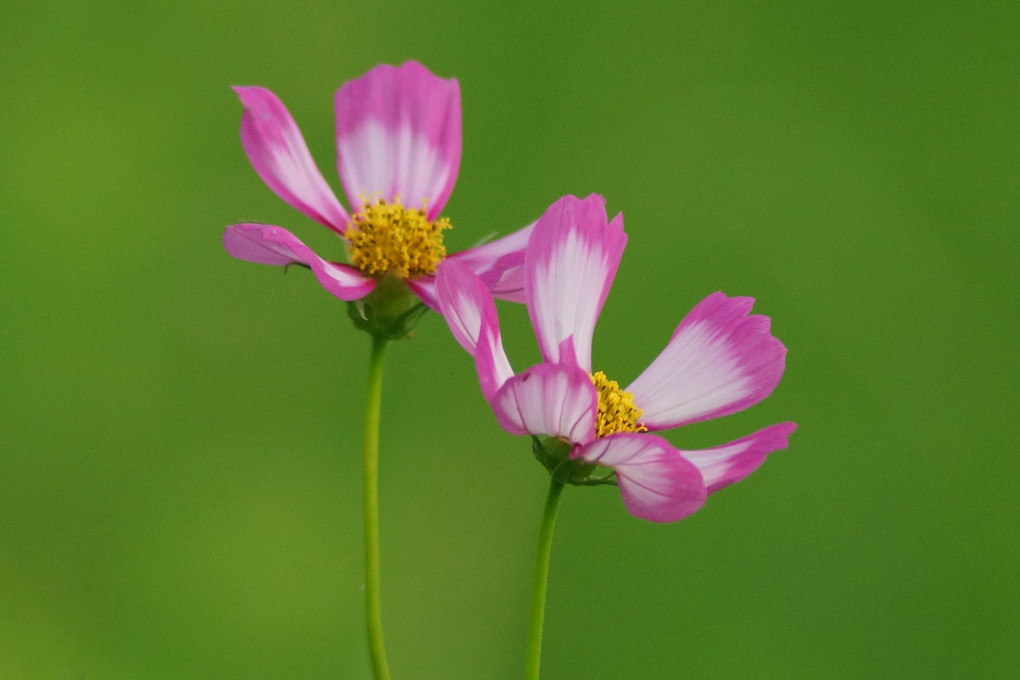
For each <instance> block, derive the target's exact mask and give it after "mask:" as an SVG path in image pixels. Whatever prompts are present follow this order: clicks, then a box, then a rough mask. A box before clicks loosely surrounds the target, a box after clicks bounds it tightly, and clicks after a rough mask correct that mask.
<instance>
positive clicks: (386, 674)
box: [364, 336, 390, 680]
mask: <svg viewBox="0 0 1020 680" xmlns="http://www.w3.org/2000/svg"><path fill="white" fill-rule="evenodd" d="M388 343H389V341H388V340H386V339H385V338H379V337H375V336H373V337H372V354H371V356H370V358H369V361H368V393H367V396H366V405H365V446H364V457H365V472H364V487H365V507H364V514H365V621H366V624H367V626H368V653H369V655H370V656H371V657H372V670H373V671H374V673H375V679H376V680H389V678H390V669H389V666H388V665H387V663H386V648H385V647H384V646H383V636H382V598H381V596H380V586H379V412H380V410H381V406H382V369H383V358H384V356H385V354H386V345H387V344H388Z"/></svg>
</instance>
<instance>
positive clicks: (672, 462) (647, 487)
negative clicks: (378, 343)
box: [438, 195, 796, 522]
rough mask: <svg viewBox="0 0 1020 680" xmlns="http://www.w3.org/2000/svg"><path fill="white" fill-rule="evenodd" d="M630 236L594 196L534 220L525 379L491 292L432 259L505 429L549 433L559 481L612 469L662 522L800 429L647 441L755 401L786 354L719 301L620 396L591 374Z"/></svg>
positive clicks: (741, 310)
mask: <svg viewBox="0 0 1020 680" xmlns="http://www.w3.org/2000/svg"><path fill="white" fill-rule="evenodd" d="M626 241H627V237H626V235H625V234H624V232H623V217H622V216H621V215H617V216H616V217H615V218H614V219H613V220H612V221H607V217H606V212H605V207H604V204H603V200H602V198H601V197H599V196H595V195H592V196H589V197H588V198H586V199H583V200H582V199H578V198H575V197H573V196H565V197H563V198H561V199H560V200H559V201H557V202H556V203H554V204H553V205H552V206H550V208H549V209H548V210H547V211H546V213H545V214H544V215H543V216H542V217H541V218H540V219H539V220H538V222H537V223H536V225H535V228H534V232H533V233H532V235H531V238H530V241H529V243H528V249H527V254H526V257H525V263H524V280H523V287H524V295H525V299H526V302H527V306H528V313H529V315H530V317H531V322H532V326H533V327H534V330H535V335H536V337H537V339H538V344H539V349H540V350H541V353H542V358H543V361H542V363H540V364H538V365H536V366H532V367H531V368H529V369H527V370H526V371H524V372H522V373H519V374H515V373H514V371H513V369H512V368H511V366H510V362H509V361H508V359H507V357H506V353H505V352H504V350H503V344H502V340H501V337H500V332H499V320H498V318H497V316H496V308H495V305H494V304H493V301H492V296H491V294H490V293H489V291H488V290H487V289H486V287H485V285H484V284H483V283H482V282H481V281H480V280H479V279H478V278H477V277H476V276H475V275H473V274H472V272H471V271H470V270H468V269H467V268H466V267H464V266H462V265H461V264H460V263H458V262H456V261H449V262H443V263H442V264H440V266H439V275H438V297H439V303H440V307H441V310H442V313H443V315H444V317H445V318H446V321H447V323H448V325H449V326H450V330H451V331H452V332H453V335H454V337H455V338H456V339H457V341H458V342H459V343H460V344H461V345H462V346H463V347H464V348H465V349H466V350H468V352H470V353H471V354H472V355H473V356H474V358H475V366H476V368H477V371H478V377H479V382H480V383H481V387H482V394H483V395H484V396H485V398H486V399H487V400H488V402H489V404H490V406H491V407H492V409H493V411H494V412H495V415H496V418H497V420H498V421H499V424H500V425H501V426H502V427H503V429H504V430H506V431H507V432H510V433H512V434H517V435H531V436H534V437H546V438H548V439H547V440H546V441H547V442H550V444H541V443H540V445H539V446H537V447H536V454H537V455H539V457H540V458H541V459H543V462H544V463H545V464H546V466H547V467H548V468H549V469H550V471H551V472H552V474H553V475H554V476H556V475H560V476H561V481H565V482H573V483H597V482H604V481H606V479H607V478H604V477H593V476H592V475H593V474H594V473H595V472H596V471H597V470H598V468H599V467H602V468H609V469H611V471H612V477H615V481H616V483H617V484H618V485H619V487H620V493H621V495H622V498H623V502H624V505H625V506H626V508H627V509H628V510H629V511H630V513H631V514H633V515H635V516H636V517H641V518H644V519H648V520H652V521H655V522H670V521H673V520H677V519H681V518H683V517H686V516H688V515H690V514H691V513H693V512H695V511H697V510H698V509H699V508H700V507H701V506H702V505H703V504H704V503H705V500H706V498H707V496H708V495H709V494H711V493H713V492H715V491H718V490H719V489H721V488H723V487H725V486H727V485H729V484H732V483H734V482H738V481H740V480H741V479H743V478H744V477H746V476H747V475H749V474H750V473H751V472H753V471H754V470H755V469H757V468H758V466H759V465H761V463H762V462H763V461H764V460H765V457H766V456H767V455H768V454H769V453H771V452H772V451H776V450H779V449H783V448H786V445H787V443H786V440H787V436H788V435H789V434H790V433H791V432H792V431H793V430H794V429H795V428H796V425H795V424H794V423H780V424H777V425H772V426H770V427H766V428H764V429H762V430H759V431H758V432H755V433H753V434H751V435H748V436H746V437H743V438H741V439H738V440H736V441H734V442H730V443H729V444H724V445H723V446H718V447H715V448H711V449H706V450H700V451H687V450H679V449H677V448H676V447H675V446H673V445H672V444H671V443H670V442H669V441H667V440H666V439H664V438H663V437H661V436H659V435H656V434H654V432H656V431H659V430H666V429H671V428H675V427H679V426H681V425H686V424H688V423H693V422H697V421H700V420H706V419H709V418H717V417H720V416H724V415H727V414H730V413H734V412H736V411H740V410H742V409H745V408H747V407H749V406H751V405H752V404H755V403H757V402H759V401H761V400H762V399H764V398H765V397H767V396H768V395H769V394H770V393H771V392H772V390H773V389H774V388H775V386H776V384H777V383H778V382H779V379H780V377H781V376H782V374H783V369H784V362H785V355H786V348H785V347H783V345H782V343H780V342H779V341H778V340H777V339H776V338H774V337H773V336H772V335H771V333H770V330H769V329H770V321H769V319H768V318H767V317H764V316H759V315H750V316H749V312H750V310H751V305H752V304H753V300H752V299H751V298H741V297H737V298H730V297H727V296H725V295H723V294H722V293H713V294H712V295H709V296H708V297H707V298H705V299H704V300H702V301H701V302H699V303H698V304H697V305H696V306H695V307H694V309H693V310H692V311H691V312H690V313H689V314H688V315H687V316H686V317H685V318H684V320H683V321H681V322H680V325H679V326H678V327H677V329H676V331H675V332H674V333H673V336H672V338H671V339H670V341H669V343H668V344H667V345H666V348H665V349H664V350H663V351H662V352H661V353H660V354H659V356H658V357H657V358H656V359H655V360H654V361H652V363H651V365H649V366H648V368H647V369H645V370H644V371H643V372H642V373H641V375H639V376H638V377H637V378H636V379H635V380H634V381H633V382H631V383H630V384H629V385H628V386H627V387H625V388H622V389H621V388H620V386H619V383H617V382H616V381H615V380H610V379H609V378H608V377H606V375H605V374H604V373H602V372H601V371H596V372H593V371H592V366H591V341H592V335H593V332H594V329H595V322H596V320H597V319H598V315H599V313H600V311H601V310H602V305H603V303H604V302H605V299H606V295H607V294H608V292H609V288H610V286H611V284H612V281H613V278H614V276H615V275H616V270H617V267H618V265H619V262H620V258H621V256H622V254H623V249H624V246H625V244H626ZM536 441H540V440H536Z"/></svg>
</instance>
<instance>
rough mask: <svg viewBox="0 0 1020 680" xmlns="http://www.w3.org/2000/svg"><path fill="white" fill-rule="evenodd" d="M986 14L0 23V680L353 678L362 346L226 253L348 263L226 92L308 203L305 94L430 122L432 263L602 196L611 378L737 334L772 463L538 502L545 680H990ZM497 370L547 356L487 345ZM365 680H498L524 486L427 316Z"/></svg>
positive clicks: (1006, 290) (326, 315)
mask: <svg viewBox="0 0 1020 680" xmlns="http://www.w3.org/2000/svg"><path fill="white" fill-rule="evenodd" d="M1018 26H1020V12H1018V10H1017V9H1016V5H1015V4H1013V3H1005V2H989V3H968V4H967V5H966V7H964V4H963V3H917V2H895V1H894V2H866V3H853V4H849V3H814V2H781V3H727V2H723V3H716V2H704V3H689V2H676V3H673V2H670V3H666V2H663V3H660V4H645V5H640V4H638V5H628V4H624V3H616V2H587V3H559V4H556V3H537V2H536V3H520V4H518V5H516V6H515V8H510V6H509V5H496V4H491V5H483V4H481V3H477V2H467V1H449V0H448V1H444V2H441V3H438V4H433V3H406V4H401V3H392V2H378V3H367V2H366V3H355V2H325V1H321V2H308V3H294V2H265V3H257V4H255V3H249V2H217V3H201V2H149V3H136V2H127V1H124V0H122V1H120V2H111V1H102V0H100V1H98V2H91V3H74V4H72V3H51V2H40V3H28V2H24V1H21V2H15V3H13V4H12V3H8V4H6V5H5V8H4V11H3V35H4V38H3V40H2V41H0V59H2V72H3V77H2V78H0V101H2V111H0V123H2V124H0V150H2V161H0V221H2V224H3V244H2V246H0V292H2V306H0V309H2V315H3V319H2V321H0V329H2V330H0V338H2V342H0V381H2V390H3V391H2V393H0V400H2V408H0V449H2V451H3V457H2V459H0V462H2V465H0V679H2V680H8V679H14V680H17V679H22V678H28V679H35V678H57V679H65V680H71V679H76V678H82V677H84V678H88V680H99V679H123V680H128V679H130V680H135V679H138V678H146V679H148V678H155V679H162V678H166V679H179V678H245V679H248V678H309V679H315V678H367V677H369V670H368V661H367V653H366V650H365V642H364V636H363V632H362V604H361V597H362V593H361V583H362V578H363V576H362V567H361V529H360V515H359V512H360V493H361V492H360V449H359V447H360V437H361V417H362V411H363V403H364V397H363V394H364V382H365V372H366V358H367V351H368V338H367V336H364V335H362V334H359V333H357V332H356V331H355V330H354V329H353V328H352V326H351V324H350V322H349V321H348V319H347V318H346V310H345V307H344V305H343V304H342V303H340V302H339V301H337V300H335V299H334V298H332V297H331V296H330V295H328V294H327V293H326V292H324V291H323V290H322V289H321V288H320V287H319V286H318V285H316V283H315V282H314V280H313V279H312V277H311V276H310V275H309V274H308V272H306V271H303V270H292V271H291V272H290V273H289V274H288V275H287V276H284V275H283V274H282V273H281V271H280V270H279V269H276V268H270V267H262V266H258V265H253V264H249V263H244V262H239V261H236V260H233V259H231V258H230V257H228V256H227V255H226V254H225V253H224V252H223V249H222V247H221V245H220V240H219V239H220V234H221V232H222V229H223V227H224V226H225V225H227V224H231V223H235V222H241V221H247V220H253V221H263V222H271V223H275V224H279V225H283V226H286V227H288V228H290V229H291V230H292V231H294V232H295V233H296V234H298V235H299V236H300V237H302V238H304V239H305V240H306V241H307V242H308V243H310V244H312V245H314V246H316V247H318V248H319V249H320V252H323V253H324V254H330V255H332V256H333V257H335V258H338V259H339V258H340V257H341V250H340V248H339V247H338V245H339V244H338V241H336V239H335V238H334V237H333V236H332V235H331V234H329V233H328V232H327V231H326V230H325V229H324V228H322V227H320V226H319V225H317V224H315V223H313V222H312V221H311V220H308V219H306V218H304V217H303V216H302V215H300V214H299V213H298V212H297V211H295V210H293V209H291V208H290V207H289V206H287V205H286V204H284V203H283V202H282V201H281V200H280V199H278V198H277V197H276V196H275V195H274V194H273V193H272V192H271V191H270V190H269V189H268V188H267V187H265V186H264V185H263V184H262V182H261V181H260V180H259V179H258V177H257V176H256V174H255V172H254V171H253V169H252V168H251V166H250V164H249V163H248V161H247V159H246V157H245V155H244V153H243V151H242V149H241V145H240V141H239V137H238V123H239V119H240V114H241V107H240V105H239V103H238V102H237V99H236V97H235V96H234V94H233V93H232V92H231V91H230V89H229V86H230V85H234V84H258V85H263V86H266V87H269V88H271V89H272V90H274V91H275V92H276V93H277V94H278V95H279V96H280V97H281V98H282V99H283V100H284V102H285V103H286V104H287V106H288V107H289V108H290V110H291V112H292V113H293V115H294V116H295V118H296V120H297V121H298V124H299V125H300V126H301V129H302V131H303V132H304V135H305V137H306V139H307V140H308V143H309V145H310V147H311V149H312V153H313V155H314V156H315V158H316V159H317V161H318V164H319V167H320V168H321V170H322V171H323V174H324V175H325V176H326V178H327V180H328V181H329V182H330V183H331V184H332V185H333V187H334V188H335V189H338V188H339V182H338V181H337V179H336V173H335V170H334V167H335V166H334V159H335V152H334V147H333V144H334V142H333V133H334V123H333V111H332V96H333V93H334V91H335V90H336V88H337V87H338V86H339V85H340V84H341V83H342V82H343V81H345V80H349V79H351V78H355V77H357V76H360V75H362V74H363V73H364V72H365V71H367V70H368V69H369V68H371V67H372V66H374V65H376V64H378V63H400V62H402V61H404V60H406V59H409V58H414V59H418V60H420V61H422V62H423V63H425V64H426V65H427V66H428V67H429V68H431V69H432V70H433V71H434V72H436V73H437V74H439V75H442V76H446V77H449V76H455V77H457V78H458V79H459V81H460V83H461V88H462V93H463V105H464V155H463V162H462V166H461V171H460V178H459V181H458V184H457V187H456V190H455V191H454V193H453V197H452V199H451V201H450V203H449V205H448V207H447V210H446V211H445V214H447V215H448V216H449V217H450V218H451V220H452V222H453V224H454V226H455V229H454V231H453V232H451V234H450V236H449V238H448V244H449V245H450V246H451V247H452V248H453V249H457V250H459V249H462V248H465V247H468V246H470V245H472V244H473V243H475V242H476V241H477V240H479V239H481V238H482V237H483V236H485V235H486V234H489V233H490V232H493V231H499V232H507V231H509V230H511V229H514V228H517V227H519V226H522V225H524V224H526V223H528V222H530V221H532V220H534V219H535V218H536V217H538V216H539V215H540V214H541V213H542V211H543V210H544V209H545V208H546V207H547V206H548V205H549V204H550V203H551V202H552V201H553V200H555V199H556V198H558V197H559V196H561V195H563V194H565V193H575V194H579V195H585V194H587V193H589V192H592V191H595V192H599V193H602V194H603V195H605V196H606V197H607V198H608V207H609V209H610V211H611V212H612V213H615V212H617V211H623V213H624V215H625V222H626V228H627V231H628V233H629V235H630V243H629V247H628V251H627V253H626V255H625V257H624V260H623V264H622V266H621V269H620V272H619V276H618V278H617V281H616V285H615V287H614V289H613V291H612V293H611V295H610V297H609V299H608V302H607V304H606V308H605V311H604V313H603V316H602V319H601V322H600V324H599V327H598V328H597V330H596V338H595V361H596V365H597V366H598V367H599V368H602V369H604V370H606V371H607V372H608V373H609V375H610V377H613V378H615V379H617V380H620V382H621V383H624V382H625V381H629V380H630V379H631V378H633V377H634V376H635V375H637V373H638V372H639V371H640V370H641V369H642V368H643V367H644V366H645V365H646V364H647V363H648V362H649V361H650V360H651V358H652V357H654V355H655V354H656V352H657V351H658V350H659V349H660V348H661V347H662V346H663V345H664V344H665V342H666V340H667V339H668V337H669V334H670V333H671V331H672V329H673V328H674V326H675V325H676V323H677V322H678V321H679V320H680V318H682V316H683V315H684V313H685V312H686V311H687V310H688V309H689V308H690V307H691V306H692V305H693V304H694V303H695V302H697V301H698V300H699V299H701V298H702V297H703V296H705V295H707V294H708V293H711V292H713V291H715V290H719V289H722V290H724V291H725V292H727V293H729V294H747V295H753V296H755V297H756V298H757V300H758V302H757V306H756V310H757V311H759V312H761V313H764V314H767V315H769V316H771V317H773V319H774V324H773V329H774V332H775V334H776V335H777V336H778V337H779V338H781V339H782V340H783V341H784V342H785V343H786V345H787V346H788V347H789V357H788V368H787V372H786V376H785V378H784V380H783V382H782V383H781V384H780V386H779V388H778V389H777V390H776V392H775V393H774V395H773V396H772V397H771V398H769V399H768V400H767V401H766V402H764V403H763V404H761V405H759V406H757V407H755V408H753V409H751V410H749V411H747V412H744V413H741V414H738V415H734V416H731V417H729V418H726V419H723V420H721V421H718V422H712V423H705V424H700V425H697V426H693V427H690V428H687V429H685V430H681V431H675V432H672V433H670V435H669V436H670V438H671V440H672V441H674V442H675V443H676V444H678V445H683V446H690V447H697V446H707V445H713V444H718V443H721V442H724V441H729V440H731V439H734V438H737V437H739V436H742V435H744V434H747V433H749V432H751V431H752V430H755V429H757V428H759V427H763V426H765V425H767V424H770V423H773V422H778V421H780V420H795V421H797V422H798V423H800V429H799V431H798V432H797V433H796V434H795V435H794V437H793V438H792V440H791V446H790V449H789V450H788V451H785V452H782V453H778V454H776V455H774V456H773V457H772V458H771V460H770V461H769V462H768V463H767V464H766V465H765V466H764V467H763V468H762V469H761V470H760V471H759V472H758V473H756V474H755V475H753V476H752V477H751V478H749V479H748V480H747V481H746V482H744V483H742V484H739V485H737V486H734V487H731V488H729V489H727V490H725V491H724V492H722V493H720V494H719V495H717V496H715V497H713V498H712V500H711V501H710V503H709V504H708V506H707V507H706V508H705V509H704V510H703V511H701V512H700V513H698V514H697V515H695V516H694V517H692V518H690V519H689V520H686V521H683V522H679V523H676V524H672V525H668V526H656V525H652V524H649V523H645V522H641V521H639V520H636V519H634V518H632V517H630V516H629V515H628V514H627V513H626V512H625V511H624V510H623V508H622V506H621V504H620V501H619V496H618V494H617V493H616V492H615V491H614V490H612V489H607V488H601V489H569V490H568V492H567V494H566V496H565V499H564V504H563V507H562V512H561V515H560V522H559V525H558V533H557V541H556V544H555V546H554V553H553V563H552V573H551V581H550V594H549V602H548V616H547V619H546V644H545V654H544V664H543V670H544V677H548V678H584V679H588V678H607V679H617V680H619V679H624V680H626V679H642V680H643V679H648V678H674V677H676V678H876V677H878V678H886V677H887V678H915V677H916V678H932V677H944V678H996V677H1006V676H1007V675H1011V674H1012V673H1013V672H1015V670H1016V667H1017V665H1018V664H1020V652H1018V649H1017V644H1016V643H1017V640H1020V613H1018V612H1020V584H1018V576H1017V565H1018V564H1020V559H1018V558H1020V540H1018V531H1017V529H1018V526H1017V525H1018V515H1020V513H1018V511H1020V501H1018V493H1017V491H1018V484H1017V471H1018V466H1017V463H1016V459H1017V441H1018V438H1020V437H1018V435H1020V432H1018V429H1020V428H1018V425H1017V423H1018V418H1017V406H1018V402H1020V399H1018V385H1020V380H1018V377H1020V376H1018V371H1017V350H1016V338H1017V335H1018V332H1020V322H1018V314H1017V312H1018V310H1020V305H1018V302H1020V300H1018V295H1017V266H1018V264H1020V237H1018V234H1017V227H1018V226H1020V225H1018V219H1017V216H1018V214H1020V211H1018V209H1017V208H1018V205H1017V203H1018V193H1017V177H1018V167H1017V165H1018V164H1017V159H1018V158H1020V143H1018V132H1017V119H1018V116H1017V114H1018V102H1020V91H1018V89H1020V88H1018V80H1017V78H1016V64H1017V56H1018V49H1017V48H1018V37H1017V36H1018V35H1020V31H1018V30H1017V29H1018ZM501 311H502V314H503V319H504V324H505V326H506V327H507V330H506V344H507V346H508V350H509V352H510V354H511V358H512V359H514V360H515V362H516V364H517V366H518V367H523V366H525V365H527V363H528V362H530V361H532V360H533V359H534V358H535V357H536V356H537V352H536V350H535V347H534V340H533V338H532V336H531V333H530V330H529V327H528V324H527V321H526V317H525V314H524V312H523V309H522V308H519V307H516V308H515V307H512V306H505V307H502V308H501ZM383 426H384V431H383V436H382V529H383V537H382V540H383V554H382V558H383V578H384V593H383V598H384V599H383V605H384V622H385V628H386V632H387V641H388V646H389V655H390V663H391V667H392V670H393V672H394V677H396V678H398V679H399V678H416V679H419V680H422V679H429V678H437V679H438V678H442V679H449V678H494V679H501V678H517V677H520V676H521V673H522V668H523V650H524V642H525V632H526V623H527V609H528V596H529V580H530V572H531V564H532V559H533V549H534V541H535V538H536V535H537V525H538V519H539V514H540V510H541V505H542V502H543V499H544V494H545V489H546V482H547V477H546V475H545V473H544V472H543V471H542V470H541V469H540V468H539V466H538V465H537V464H536V463H535V462H534V460H533V459H532V458H531V455H530V452H529V449H528V442H527V441H526V440H523V439H516V438H514V437H511V436H509V435H507V434H505V433H503V432H502V431H501V430H500V429H499V428H498V427H497V426H496V424H495V421H494V419H493V418H492V415H491V413H490V411H489V410H488V408H487V406H486V405H485V403H484V402H483V400H482V399H481V396H480V394H479V391H478V388H477V383H476V381H475V377H474V373H473V370H472V366H471V364H470V362H469V361H468V359H467V356H466V355H465V354H464V353H463V352H462V351H461V349H460V348H459V347H458V346H457V345H456V344H455V343H454V341H453V340H452V339H451V337H450V336H449V333H448V331H447V330H446V328H445V325H444V324H443V323H442V322H441V320H440V319H439V318H438V317H436V316H434V315H432V316H429V317H427V318H426V319H425V320H424V321H423V323H422V324H421V325H420V326H419V329H418V332H417V334H416V337H414V338H413V339H412V340H411V341H406V342H402V343H399V344H398V345H395V346H394V347H393V348H392V349H391V351H390V353H389V357H388V364H387V375H386V385H385V396H384V413H383Z"/></svg>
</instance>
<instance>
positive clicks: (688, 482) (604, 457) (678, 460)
mask: <svg viewBox="0 0 1020 680" xmlns="http://www.w3.org/2000/svg"><path fill="white" fill-rule="evenodd" d="M571 457H572V458H582V459H584V460H586V461H588V462H589V463H598V464H599V465H604V466H606V467H610V468H612V469H613V470H614V471H615V472H616V477H617V480H618V481H619V484H620V496H622V497H623V505H624V507H626V508H627V511H628V512H629V513H630V514H632V515H634V516H635V517H640V518H641V519H647V520H651V521H652V522H673V521H676V520H678V519H683V518H684V517H687V516H688V515H691V514H693V513H695V512H697V510H698V509H700V508H701V506H702V505H704V504H705V498H706V497H707V495H708V494H707V491H706V490H705V484H704V482H703V481H702V478H701V473H700V472H698V468H696V467H695V466H694V465H692V464H691V463H690V462H688V461H686V460H684V459H683V457H682V456H681V455H680V452H679V451H677V450H676V449H675V448H674V447H673V445H672V444H670V443H669V442H668V441H666V440H665V439H663V438H662V437H658V436H656V435H649V434H639V433H636V432H619V433H617V434H611V435H609V436H608V437H603V438H602V439H599V440H596V441H594V442H592V443H590V444H588V445H587V446H584V447H582V448H580V449H578V450H577V451H575V452H574V453H573V454H571Z"/></svg>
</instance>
